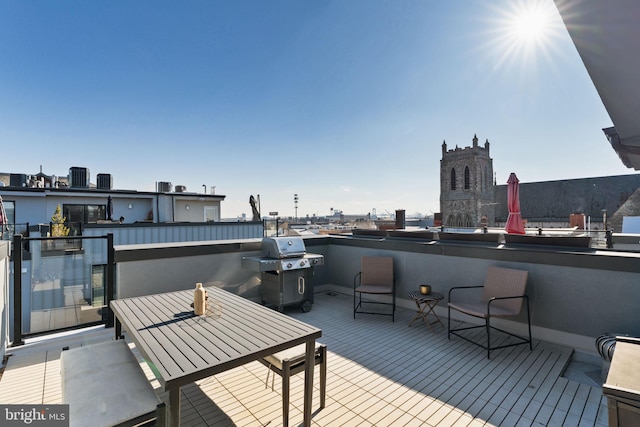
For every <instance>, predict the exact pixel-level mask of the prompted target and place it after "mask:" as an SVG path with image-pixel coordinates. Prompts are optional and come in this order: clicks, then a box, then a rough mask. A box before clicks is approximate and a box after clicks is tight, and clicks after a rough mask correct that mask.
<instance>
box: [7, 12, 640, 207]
mask: <svg viewBox="0 0 640 427" xmlns="http://www.w3.org/2000/svg"><path fill="white" fill-rule="evenodd" d="M530 7H537V8H541V9H542V10H545V11H547V12H548V18H547V19H546V21H545V22H544V25H545V27H544V28H546V29H545V30H541V31H540V32H538V33H537V34H538V38H525V37H524V36H518V37H516V36H514V35H513V32H512V24H513V22H515V20H516V19H517V18H518V16H520V15H521V11H522V10H526V9H527V8H530ZM0 58H1V60H0V142H1V146H2V147H3V150H2V151H3V155H2V157H1V159H2V160H0V171H2V172H11V173H37V172H38V171H39V168H40V165H42V167H43V172H45V173H47V174H55V175H66V174H67V173H68V170H69V168H70V167H71V166H81V167H87V168H89V169H90V172H91V180H92V182H95V177H96V175H97V174H98V173H110V174H112V175H113V181H114V187H115V188H117V189H131V190H144V191H147V190H154V188H155V183H156V182H157V181H169V182H171V183H173V185H174V186H176V185H185V186H186V187H187V191H191V192H202V191H204V188H203V185H205V186H206V187H207V188H210V187H212V186H215V187H216V192H217V193H218V194H224V195H226V196H227V198H226V201H225V202H224V203H223V206H222V216H223V217H235V216H237V215H240V214H242V213H247V215H250V213H251V208H250V205H249V203H248V200H249V196H250V195H251V194H253V195H257V194H259V195H260V198H261V207H262V212H263V213H267V212H269V211H278V212H279V213H280V215H293V214H294V202H293V198H294V194H298V197H299V203H298V207H299V208H298V216H300V217H304V216H306V215H307V214H308V215H312V214H318V215H326V214H329V213H330V209H331V208H333V209H340V210H343V211H344V212H346V213H352V214H357V213H361V214H366V213H367V212H371V211H372V210H373V209H376V211H377V213H378V214H382V213H385V212H386V211H389V212H394V211H395V210H396V209H405V210H406V213H407V215H413V214H414V213H417V212H420V213H422V214H430V213H432V212H438V211H439V192H440V173H439V167H440V159H441V144H442V142H443V140H446V142H447V145H448V146H449V148H454V147H455V146H456V145H458V146H460V147H464V146H469V145H471V140H472V138H473V136H474V134H477V136H478V138H479V139H480V142H481V143H484V141H485V140H486V139H488V140H489V142H490V143H491V157H492V158H493V164H494V171H495V173H496V178H497V182H498V183H499V184H505V183H506V180H507V178H508V176H509V173H510V172H515V173H516V174H517V175H518V177H519V178H520V181H521V182H536V181H545V180H556V179H570V178H582V177H590V176H604V175H621V174H629V173H633V171H632V170H631V169H627V168H625V167H624V166H623V165H622V162H621V161H620V160H619V159H618V157H617V155H616V154H615V152H614V151H613V149H612V148H611V147H610V146H609V144H608V143H607V141H606V138H605V136H604V134H603V133H602V128H604V127H608V126H611V120H610V118H609V116H608V115H607V113H606V111H605V109H604V107H603V105H602V103H601V101H600V98H599V97H598V95H597V92H596V90H595V88H594V86H593V84H592V83H591V80H590V79H589V76H588V74H587V72H586V70H585V68H584V66H583V64H582V62H581V60H580V57H579V56H578V53H577V51H576V50H575V47H574V46H573V44H572V42H571V40H570V38H569V36H568V34H567V32H566V29H565V28H564V26H563V25H562V21H561V19H560V17H559V15H558V13H557V10H556V9H555V6H554V4H553V2H552V1H551V0H548V1H546V0H531V1H514V0H495V1H493V0H492V1H488V0H486V1H480V0H476V1H474V0H457V1H447V2H445V1H434V0H398V1H389V0H340V1H329V0H287V1H281V0H255V1H254V0H224V1H222V0H211V1H204V0H202V1H184V2H176V1H143V0H140V1H135V2H129V1H105V0H95V1H80V0H78V1H65V0H57V1H45V0H34V1H12V0H0Z"/></svg>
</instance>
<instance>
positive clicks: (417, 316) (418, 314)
mask: <svg viewBox="0 0 640 427" xmlns="http://www.w3.org/2000/svg"><path fill="white" fill-rule="evenodd" d="M413 301H414V302H415V303H416V307H418V313H417V314H416V315H415V317H414V318H413V319H412V320H411V322H409V326H411V325H412V324H413V322H415V321H416V320H418V319H420V318H421V317H422V320H424V314H423V313H422V310H424V307H420V303H419V302H418V301H416V300H413Z"/></svg>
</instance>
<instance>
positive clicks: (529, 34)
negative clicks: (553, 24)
mask: <svg viewBox="0 0 640 427" xmlns="http://www.w3.org/2000/svg"><path fill="white" fill-rule="evenodd" d="M548 24H549V20H548V19H546V16H545V14H544V12H543V11H542V10H540V9H537V8H536V9H534V8H531V9H528V10H522V11H520V12H519V13H518V14H517V15H515V16H514V17H513V22H512V24H511V33H512V36H513V37H515V38H516V39H519V40H521V41H524V42H525V43H527V42H531V41H537V40H539V39H541V38H544V37H545V35H546V33H547V30H548Z"/></svg>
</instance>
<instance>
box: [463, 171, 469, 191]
mask: <svg viewBox="0 0 640 427" xmlns="http://www.w3.org/2000/svg"><path fill="white" fill-rule="evenodd" d="M469 181H470V178H469V166H465V167H464V189H465V190H468V189H469V187H470V185H469Z"/></svg>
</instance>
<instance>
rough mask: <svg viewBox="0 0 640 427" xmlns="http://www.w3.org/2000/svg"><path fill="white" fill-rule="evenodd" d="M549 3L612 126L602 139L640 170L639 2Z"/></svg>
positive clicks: (583, 0) (574, 0)
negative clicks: (557, 13)
mask: <svg viewBox="0 0 640 427" xmlns="http://www.w3.org/2000/svg"><path fill="white" fill-rule="evenodd" d="M554 1H555V4H556V7H557V8H558V11H559V12H560V16H561V17H562V20H563V21H564V24H565V26H566V27H567V31H568V32H569V35H570V36H571V39H572V40H573V43H574V45H575V46H576V49H577V50H578V54H579V55H580V57H581V58H582V62H583V63H584V65H585V67H586V69H587V72H588V73H589V76H590V77H591V80H592V81H593V84H594V85H595V87H596V90H597V91H598V94H599V95H600V99H602V103H603V104H604V107H605V108H606V110H607V112H608V113H609V117H610V118H611V121H612V122H613V127H611V128H606V129H603V130H604V133H605V135H606V136H607V139H608V140H609V142H610V143H611V146H612V147H613V149H614V150H615V151H616V153H618V156H619V157H620V159H621V160H622V162H623V163H624V165H625V166H627V167H629V168H633V169H635V170H640V22H639V17H640V1H638V0H614V1H598V0H554Z"/></svg>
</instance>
